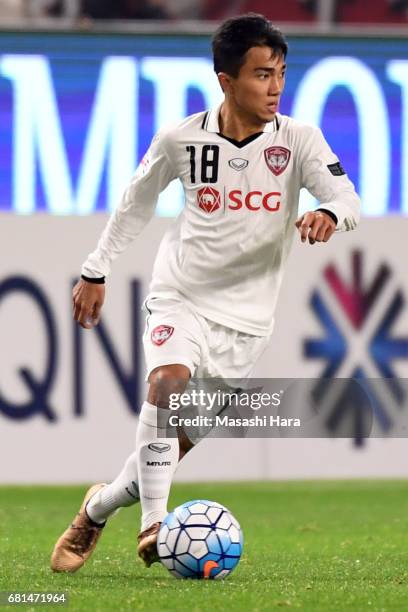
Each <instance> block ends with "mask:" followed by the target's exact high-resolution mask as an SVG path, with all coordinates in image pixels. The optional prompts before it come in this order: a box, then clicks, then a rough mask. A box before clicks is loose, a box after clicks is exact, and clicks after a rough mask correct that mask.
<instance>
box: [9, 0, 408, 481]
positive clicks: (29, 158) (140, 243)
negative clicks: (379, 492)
mask: <svg viewBox="0 0 408 612" xmlns="http://www.w3.org/2000/svg"><path fill="white" fill-rule="evenodd" d="M352 4H353V3H352ZM372 4H373V7H374V6H377V4H378V3H376V2H373V3H372ZM358 5H359V3H358V2H355V3H354V6H358ZM290 6H291V3H288V7H290ZM288 10H289V9H288ZM302 10H303V9H302ZM393 16H395V14H394V13H393ZM272 17H273V15H272ZM13 18H15V16H14V17H13ZM390 21H392V20H391V19H390ZM394 22H395V23H396V24H397V25H398V24H399V25H400V26H403V25H404V24H406V16H405V14H403V13H398V14H397V17H395V19H394ZM21 23H23V25H24V28H23V29H21V27H20V26H21ZM21 23H20V25H19V27H18V28H17V27H16V26H14V27H13V24H12V23H11V22H10V25H9V26H8V27H7V26H6V25H4V24H3V29H2V31H1V33H0V37H1V42H2V45H1V48H2V52H1V55H0V210H1V215H0V216H1V236H2V238H1V254H2V256H1V263H0V266H1V278H0V343H1V344H0V346H1V351H0V372H1V375H0V436H1V444H0V482H2V483H68V482H70V483H83V482H88V481H98V480H100V479H103V480H106V479H108V480H109V479H110V478H112V477H113V476H114V475H115V474H116V473H117V471H118V470H119V469H120V467H121V465H122V462H123V460H124V458H125V457H126V456H127V455H128V453H129V452H130V451H131V449H132V448H133V445H134V432H135V427H136V423H137V414H136V412H137V409H138V406H139V404H140V400H141V399H142V398H143V396H144V382H143V378H144V373H143V359H142V353H141V346H140V336H141V333H142V330H143V320H142V316H141V314H140V312H139V306H140V304H141V302H142V298H143V296H144V295H145V294H146V292H147V289H148V282H149V278H150V271H151V266H152V263H153V258H154V254H155V251H156V248H157V245H158V243H159V241H160V238H161V236H162V234H163V231H164V230H165V229H166V227H168V225H169V224H170V223H171V222H172V218H173V217H174V215H175V214H177V212H178V210H179V209H180V205H181V200H180V192H179V190H178V188H177V186H172V187H171V188H170V189H169V190H168V192H167V193H166V194H164V195H163V197H162V198H161V201H160V203H159V206H158V210H157V216H156V217H155V219H153V221H152V222H151V224H150V225H149V226H148V228H147V229H146V230H145V231H144V232H143V234H142V235H141V236H140V238H139V239H137V240H136V242H135V244H134V245H133V246H132V247H131V248H130V249H129V250H128V252H127V253H126V254H125V255H124V256H122V257H121V259H120V260H119V261H118V262H117V263H116V264H115V266H114V273H113V275H112V277H111V279H110V280H109V284H108V296H107V303H106V305H105V310H104V318H103V324H102V326H101V327H100V328H99V329H95V330H93V331H92V332H83V331H81V330H79V329H78V328H77V327H76V326H75V325H74V324H73V322H72V320H71V318H72V317H71V297H70V293H71V287H72V284H73V282H74V280H75V278H76V277H77V275H78V271H79V268H80V264H81V262H82V260H83V259H84V257H85V256H86V254H87V253H88V252H89V251H90V250H91V249H92V248H93V246H94V244H95V242H96V240H97V238H98V236H99V233H100V231H101V229H102V228H103V226H104V224H105V222H106V220H107V218H108V214H109V212H110V211H111V210H112V208H113V207H114V206H115V203H116V202H117V200H118V197H119V195H120V193H121V191H122V189H123V187H124V185H125V184H126V182H127V180H128V178H129V177H130V175H131V174H132V171H133V169H134V168H135V166H136V165H137V163H138V161H139V160H140V158H141V157H142V155H143V153H144V151H145V150H146V148H147V146H148V143H149V141H150V139H151V137H152V135H153V133H154V132H155V131H156V129H157V128H158V127H160V126H161V125H163V124H165V123H168V122H171V121H174V120H177V119H179V118H181V117H182V116H184V115H186V114H188V113H191V112H196V111H198V110H201V109H204V108H205V107H207V106H208V105H211V104H213V103H216V102H217V100H218V99H219V96H220V92H219V89H218V85H217V82H216V79H215V77H214V76H213V74H212V69H211V62H210V56H209V33H210V32H211V30H212V29H213V28H214V24H209V23H202V24H201V25H200V24H197V23H196V22H189V23H187V22H177V21H172V22H166V23H165V24H163V23H157V24H152V23H150V24H140V23H139V24H137V23H132V24H130V25H129V24H128V23H126V24H124V23H122V24H118V23H112V24H110V23H108V22H106V23H104V24H103V26H102V25H100V24H99V25H98V24H94V25H93V26H92V25H91V26H89V25H88V26H87V27H88V29H87V30H85V31H84V30H83V29H81V28H83V26H81V27H80V28H78V27H77V24H75V23H68V22H67V21H66V20H62V21H60V22H58V21H52V23H51V22H49V21H48V20H45V21H43V20H36V19H35V18H25V20H23V21H22V22H21ZM319 23H320V22H319V20H318V16H316V17H313V18H312V17H310V19H308V25H307V27H306V26H302V25H299V24H296V25H293V24H292V25H291V26H288V27H287V28H286V29H287V31H288V32H289V36H288V38H289V43H290V54H289V72H288V80H287V86H286V93H285V95H284V99H283V104H282V108H281V111H282V112H284V113H288V114H291V115H293V116H295V117H297V118H299V119H301V120H304V121H309V122H312V123H314V124H318V125H321V126H322V129H323V131H324V133H325V135H326V137H327V139H328V141H329V142H330V144H331V145H332V147H333V149H334V150H335V151H336V153H338V155H339V157H340V159H341V161H342V163H343V165H344V166H345V168H346V170H347V171H348V173H349V174H350V176H351V178H352V179H353V181H354V182H355V183H356V186H357V188H358V190H359V192H360V193H361V195H362V198H363V219H362V222H361V225H360V226H359V228H358V230H357V231H355V232H351V233H349V234H347V235H339V236H336V237H335V239H334V240H333V241H332V242H331V243H329V244H328V245H325V246H314V247H309V246H306V245H300V244H298V242H297V241H296V240H295V244H294V248H293V251H292V254H291V257H290V262H289V265H288V269H287V271H286V277H285V281H284V286H283V290H282V293H281V298H280V304H279V308H278V312H277V317H276V327H275V333H274V336H273V339H272V342H271V346H270V348H269V349H268V351H267V353H266V354H265V356H264V358H263V360H262V362H261V363H260V364H258V366H257V369H256V371H255V375H257V376H259V377H261V376H263V377H288V378H295V377H301V378H306V377H319V376H322V375H324V374H325V373H327V370H326V368H327V367H329V366H332V368H334V369H332V370H331V373H332V375H334V376H344V377H347V376H350V375H351V374H352V373H353V372H354V371H355V370H356V369H357V368H359V369H360V370H363V371H364V374H365V376H367V377H371V378H375V377H379V376H380V377H387V378H388V377H406V376H407V371H408V333H407V323H408V318H407V312H406V307H405V303H406V296H407V291H408V280H407V275H406V265H405V261H406V252H407V251H406V239H405V232H406V228H407V219H406V216H407V214H408V144H407V143H408V57H407V40H406V35H405V33H404V32H403V31H402V30H395V32H391V31H389V30H387V31H385V30H381V29H377V28H376V29H375V30H374V29H367V30H366V31H364V30H363V29H361V28H358V31H357V30H354V31H352V30H351V29H344V28H343V27H340V26H337V27H334V26H329V25H327V24H326V25H327V27H322V26H321V24H320V25H319ZM283 28H284V29H285V27H284V26H283ZM312 204H313V203H312V202H310V200H309V199H307V198H304V200H303V201H302V206H303V207H304V208H306V207H308V206H310V205H312ZM336 273H337V275H338V278H340V285H341V288H340V289H339V285H338V284H337V285H336V283H335V282H334V281H333V278H334V277H336ZM359 276H360V277H361V284H360V285H359V282H358V278H359ZM379 279H380V280H379ZM380 281H381V282H380ZM373 286H376V287H377V290H376V291H374V292H373V291H371V293H370V290H372V289H373ZM336 287H337V289H336ZM370 296H371V301H370ZM339 337H341V338H342V339H343V340H342V347H343V350H342V352H341V354H340V355H339V354H338V352H337V353H336V350H337V348H338V338H339ZM319 340H320V342H319ZM336 342H337V344H336ZM334 354H336V355H337V357H336V359H335V358H334V356H333V355H334ZM403 408H404V403H403V402H402V404H400V405H398V403H395V405H394V404H393V405H391V404H390V405H389V406H387V411H388V414H389V417H390V419H394V418H395V415H396V414H397V413H398V410H401V409H403ZM112 439H113V441H112ZM73 445H74V450H73ZM107 449H108V450H107ZM404 450H405V440H404V439H393V438H392V437H388V438H386V439H369V440H367V441H365V442H364V444H362V445H357V444H356V442H355V440H353V439H272V440H265V439H264V440H256V439H252V440H227V441H225V442H221V441H220V440H212V441H210V440H206V441H204V442H203V443H202V444H201V445H200V446H199V447H198V448H197V449H195V450H194V452H193V453H191V455H189V457H188V459H187V460H186V461H185V462H183V463H182V464H181V466H180V468H179V471H178V473H177V478H178V479H180V480H186V481H196V480H209V479H211V480H216V479H226V480H234V479H239V480H241V479H268V478H273V479H284V478H311V477H313V478H315V477H316V478H322V477H362V476H370V477H375V476H404V477H405V476H406V475H407V465H406V460H405V453H404Z"/></svg>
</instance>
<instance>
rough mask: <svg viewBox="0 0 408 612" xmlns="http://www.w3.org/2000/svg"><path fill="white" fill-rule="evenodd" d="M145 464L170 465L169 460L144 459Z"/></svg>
mask: <svg viewBox="0 0 408 612" xmlns="http://www.w3.org/2000/svg"><path fill="white" fill-rule="evenodd" d="M146 465H150V466H160V465H171V461H146Z"/></svg>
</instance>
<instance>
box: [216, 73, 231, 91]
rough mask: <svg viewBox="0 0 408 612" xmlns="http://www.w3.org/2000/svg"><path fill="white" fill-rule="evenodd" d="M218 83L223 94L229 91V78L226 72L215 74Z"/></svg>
mask: <svg viewBox="0 0 408 612" xmlns="http://www.w3.org/2000/svg"><path fill="white" fill-rule="evenodd" d="M217 76H218V82H219V84H220V85H221V89H222V91H223V92H224V93H226V92H228V91H230V90H231V77H230V75H229V74H227V73H226V72H219V73H218V74H217Z"/></svg>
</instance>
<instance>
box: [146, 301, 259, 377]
mask: <svg viewBox="0 0 408 612" xmlns="http://www.w3.org/2000/svg"><path fill="white" fill-rule="evenodd" d="M142 309H143V310H144V311H145V313H146V315H147V316H146V327H145V332H144V335H143V346H144V353H145V359H146V365H147V375H146V380H147V379H148V377H149V375H150V372H152V370H154V369H155V368H157V367H159V366H164V365H170V364H176V363H177V364H182V365H185V366H186V367H187V368H189V370H190V373H191V376H192V377H196V378H222V379H224V380H228V379H245V378H247V377H249V375H250V374H251V371H252V369H253V367H254V365H255V363H256V362H257V361H258V359H259V357H260V356H261V355H262V353H263V352H264V350H265V348H266V347H267V345H268V342H269V340H270V336H253V335H252V334H245V333H243V332H240V331H238V330H236V329H231V328H229V327H225V326H224V325H220V324H218V323H215V322H214V321H210V320H209V319H206V318H205V317H203V316H201V315H200V314H198V313H197V312H195V311H194V308H193V306H190V305H189V304H187V303H186V302H185V301H184V300H183V298H182V297H181V296H180V295H178V294H177V293H175V294H174V295H171V296H170V295H169V294H166V295H165V296H159V295H158V294H154V295H151V296H148V297H147V298H146V300H145V302H144V304H143V308H142Z"/></svg>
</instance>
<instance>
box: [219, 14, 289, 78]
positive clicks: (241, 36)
mask: <svg viewBox="0 0 408 612" xmlns="http://www.w3.org/2000/svg"><path fill="white" fill-rule="evenodd" d="M261 46H266V47H270V48H271V49H272V51H273V52H274V54H277V55H282V56H283V57H286V54H287V52H288V44H287V42H286V40H285V37H284V36H283V34H282V32H281V31H280V30H279V29H278V28H275V26H273V25H272V23H271V22H270V21H269V20H268V19H267V18H266V17H264V16H263V15H258V14H256V13H247V14H246V15H239V16H238V17H233V18H232V19H228V20H227V21H224V23H222V24H221V25H220V27H219V28H218V29H217V31H216V32H215V34H214V36H213V39H212V50H213V57H214V70H215V72H216V73H217V74H218V73H219V72H225V73H227V74H229V75H230V76H232V77H237V76H238V74H239V71H240V69H241V67H242V65H243V64H244V62H245V54H246V53H247V51H249V49H251V47H261Z"/></svg>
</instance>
